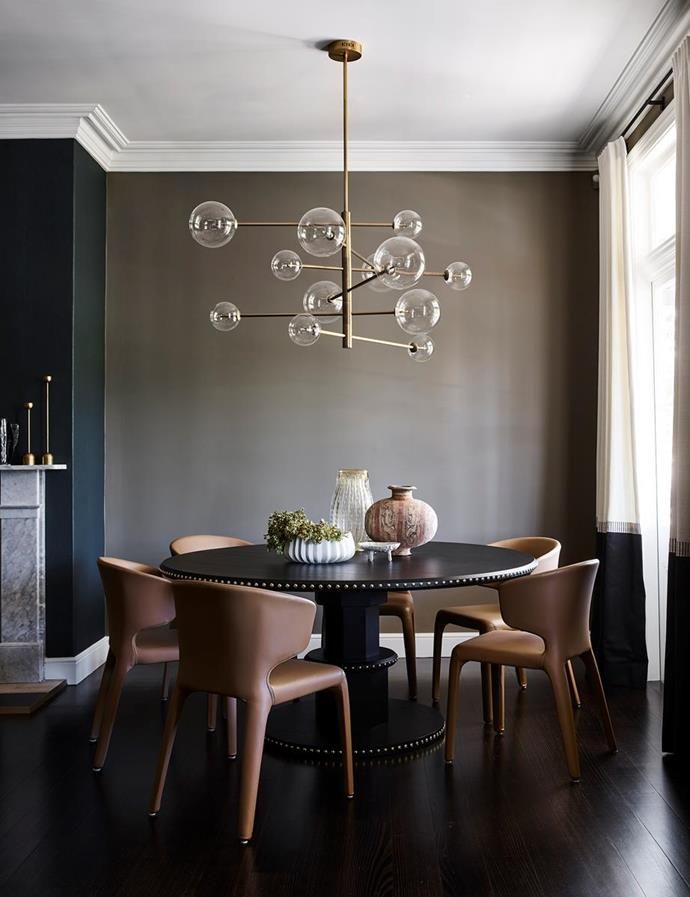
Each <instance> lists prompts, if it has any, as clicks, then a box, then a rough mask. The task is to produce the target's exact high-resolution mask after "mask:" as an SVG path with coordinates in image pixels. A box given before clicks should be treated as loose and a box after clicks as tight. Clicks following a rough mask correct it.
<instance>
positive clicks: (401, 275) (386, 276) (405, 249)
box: [374, 237, 425, 290]
mask: <svg viewBox="0 0 690 897" xmlns="http://www.w3.org/2000/svg"><path fill="white" fill-rule="evenodd" d="M424 263H425V260H424V251H423V250H422V247H421V246H420V245H419V243H415V241H414V240H411V239H410V238H409V237H389V238H388V239H387V240H384V241H383V243H381V245H380V246H379V248H378V249H377V250H376V252H375V253H374V268H375V269H376V270H377V271H381V275H380V280H382V281H383V283H385V285H386V286H387V287H392V289H394V290H408V289H409V288H410V287H413V286H414V285H415V284H416V283H417V281H418V280H419V278H420V277H421V276H422V274H423V273H424Z"/></svg>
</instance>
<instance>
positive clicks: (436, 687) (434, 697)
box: [431, 614, 446, 704]
mask: <svg viewBox="0 0 690 897" xmlns="http://www.w3.org/2000/svg"><path fill="white" fill-rule="evenodd" d="M445 628H446V624H445V622H444V620H443V619H442V618H441V615H440V614H436V620H435V621H434V660H433V671H432V674H431V703H432V704H438V702H439V698H440V694H441V652H442V650H443V630H444V629H445Z"/></svg>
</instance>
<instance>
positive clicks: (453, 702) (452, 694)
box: [446, 648, 465, 764]
mask: <svg viewBox="0 0 690 897" xmlns="http://www.w3.org/2000/svg"><path fill="white" fill-rule="evenodd" d="M456 651H457V648H453V653H452V654H451V655H450V669H449V671H448V709H447V710H446V763H448V764H451V763H453V761H454V760H455V729H456V727H457V723H458V693H459V691H460V673H461V672H462V668H463V666H464V663H465V662H464V660H460V659H459V657H458V655H457V654H456V653H455V652H456Z"/></svg>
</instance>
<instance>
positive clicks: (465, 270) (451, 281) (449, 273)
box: [443, 262, 472, 290]
mask: <svg viewBox="0 0 690 897" xmlns="http://www.w3.org/2000/svg"><path fill="white" fill-rule="evenodd" d="M443 279H444V280H445V282H446V283H447V284H448V286H449V287H450V288H451V290H466V289H467V287H468V286H469V285H470V284H471V283H472V271H471V269H470V266H469V265H466V264H465V262H451V263H450V265H448V266H447V267H446V270H445V271H444V272H443Z"/></svg>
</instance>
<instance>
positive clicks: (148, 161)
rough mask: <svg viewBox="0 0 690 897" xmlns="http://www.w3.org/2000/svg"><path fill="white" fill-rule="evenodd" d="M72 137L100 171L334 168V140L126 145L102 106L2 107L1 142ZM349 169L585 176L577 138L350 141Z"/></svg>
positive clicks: (337, 162) (338, 164) (592, 162)
mask: <svg viewBox="0 0 690 897" xmlns="http://www.w3.org/2000/svg"><path fill="white" fill-rule="evenodd" d="M64 137H71V138H73V139H75V140H77V141H78V142H79V143H80V144H81V145H82V146H83V147H84V149H85V150H86V151H87V152H88V153H90V154H91V155H92V156H93V158H94V159H95V160H96V161H97V162H98V163H99V164H100V165H101V167H102V168H104V169H105V170H106V171H132V172H133V171H340V170H341V168H342V152H343V150H342V144H341V143H340V141H336V140H333V141H255V142H246V141H162V140H161V141H142V140H128V139H127V137H126V136H125V135H124V134H123V132H122V131H121V130H120V128H119V127H118V126H117V125H116V124H115V122H114V121H113V120H112V118H111V117H110V116H109V115H108V113H107V112H106V111H105V109H103V107H102V106H100V105H97V104H96V105H94V104H91V105H88V104H54V105H45V104H33V103H28V104H6V105H0V139H20V138H34V139H41V138H43V139H49V138H64ZM350 168H351V170H352V171H590V170H593V169H595V168H596V159H595V158H594V156H593V155H592V154H591V153H587V152H583V151H582V149H581V148H580V147H579V146H578V144H577V142H575V141H455V142H451V141H408V142H402V141H397V142H396V141H354V142H353V143H351V144H350Z"/></svg>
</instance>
